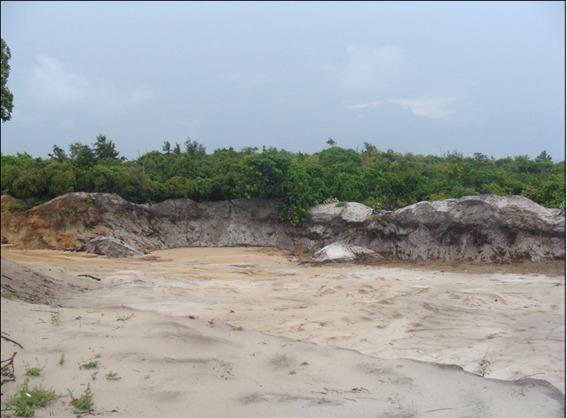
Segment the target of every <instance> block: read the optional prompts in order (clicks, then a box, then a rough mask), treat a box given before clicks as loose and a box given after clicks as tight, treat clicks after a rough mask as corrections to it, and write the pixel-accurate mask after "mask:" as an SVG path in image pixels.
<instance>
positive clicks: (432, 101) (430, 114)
mask: <svg viewBox="0 0 567 418" xmlns="http://www.w3.org/2000/svg"><path fill="white" fill-rule="evenodd" d="M452 102H453V100H452V99H447V98H429V99H418V98H416V99H397V100H390V103H395V104H398V105H400V106H401V107H403V108H404V109H409V110H410V111H411V112H412V113H413V114H414V115H415V116H419V117H422V118H429V119H447V118H448V117H449V116H451V115H452V114H453V113H455V110H454V109H451V108H450V105H451V104H452Z"/></svg>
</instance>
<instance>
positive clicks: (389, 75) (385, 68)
mask: <svg viewBox="0 0 567 418" xmlns="http://www.w3.org/2000/svg"><path fill="white" fill-rule="evenodd" d="M347 55H348V61H347V63H346V65H345V66H344V68H343V70H342V71H341V73H340V74H339V82H340V85H341V86H342V87H343V88H345V89H347V90H368V89H374V88H380V87H383V86H385V85H386V84H387V83H388V82H390V81H392V80H393V79H395V78H397V77H398V76H399V75H400V73H401V70H402V66H403V64H404V61H405V55H404V53H403V51H402V50H401V49H400V48H399V47H397V46H392V45H387V46H383V47H381V48H372V47H370V46H366V45H350V46H349V47H348V48H347Z"/></svg>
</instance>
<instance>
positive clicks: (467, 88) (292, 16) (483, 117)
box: [0, 1, 565, 161]
mask: <svg viewBox="0 0 567 418" xmlns="http://www.w3.org/2000/svg"><path fill="white" fill-rule="evenodd" d="M0 7H1V24H2V26H1V32H2V38H3V39H4V40H5V41H6V42H7V44H8V46H9V48H10V50H11V53H12V58H11V60H10V65H11V72H10V77H9V79H8V87H9V88H10V90H11V91H12V93H13V94H14V111H13V115H12V119H11V120H10V121H8V122H5V123H2V127H1V134H2V141H1V144H2V153H5V154H13V153H16V152H28V153H30V154H32V155H34V156H46V155H47V154H48V153H49V152H50V151H51V149H52V146H53V145H54V144H57V145H59V146H61V147H64V148H67V146H68V144H70V143H73V142H77V141H79V142H82V143H88V144H92V143H93V142H94V141H95V138H96V136H97V135H98V134H104V135H106V136H107V138H109V139H111V140H112V141H114V142H115V143H116V145H117V147H118V149H119V150H120V151H121V152H122V154H123V155H125V156H126V157H127V158H130V159H133V158H137V157H138V156H139V155H141V154H143V153H145V152H148V151H151V150H157V149H160V148H161V144H162V143H163V142H164V140H169V141H171V142H172V143H174V142H179V143H183V142H184V141H185V140H186V139H187V138H188V137H190V138H191V139H193V140H197V141H199V142H201V143H203V144H204V145H205V146H206V147H207V150H208V151H209V152H210V151H213V150H214V149H217V148H222V147H234V148H235V149H241V148H243V147H246V146H252V147H254V146H256V147H259V148H261V147H262V146H263V145H265V146H274V147H277V148H284V149H287V150H290V151H302V152H309V153H311V152H316V151H319V150H321V149H322V148H325V147H326V144H325V142H326V141H327V139H328V138H330V137H332V138H333V139H335V141H337V143H338V144H339V145H340V146H342V147H345V148H347V147H348V148H353V149H362V148H363V143H364V142H370V143H372V144H374V145H375V146H376V147H377V148H378V149H379V150H384V151H385V150H387V149H392V150H394V151H396V152H402V153H406V152H411V153H414V154H434V155H443V154H445V153H448V152H454V151H457V152H461V153H463V154H465V155H472V154H473V153H474V152H481V153H484V154H487V155H489V156H494V157H495V158H501V157H505V156H515V155H524V154H525V155H529V156H530V157H535V156H537V155H538V154H539V153H540V152H541V151H542V150H547V151H548V152H549V153H550V154H551V155H552V157H553V158H554V160H556V161H559V160H564V153H565V132H564V129H565V37H564V33H565V18H564V12H565V11H564V7H565V6H564V3H563V2H558V1H557V2H543V1H542V2H502V3H500V2H486V3H483V2H463V3H461V2H432V3H428V2H416V3H412V2H392V3H389V2H360V3H357V2H344V3H341V2H312V3H311V2H298V3H295V2H265V3H263V2H229V3H220V2H210V3H207V2H204V3H199V2H172V3H168V2H155V3H154V2H76V3H75V2H20V1H18V2H10V1H3V2H2V3H1V6H0Z"/></svg>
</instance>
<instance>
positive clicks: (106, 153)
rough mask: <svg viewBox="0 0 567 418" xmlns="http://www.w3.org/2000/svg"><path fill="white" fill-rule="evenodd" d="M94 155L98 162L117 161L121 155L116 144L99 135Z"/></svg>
mask: <svg viewBox="0 0 567 418" xmlns="http://www.w3.org/2000/svg"><path fill="white" fill-rule="evenodd" d="M93 153H94V156H95V158H96V159H97V160H116V159H117V158H118V155H119V152H118V151H117V150H116V146H115V145H114V142H112V141H110V140H108V139H106V136H104V135H97V137H96V141H95V144H94V149H93Z"/></svg>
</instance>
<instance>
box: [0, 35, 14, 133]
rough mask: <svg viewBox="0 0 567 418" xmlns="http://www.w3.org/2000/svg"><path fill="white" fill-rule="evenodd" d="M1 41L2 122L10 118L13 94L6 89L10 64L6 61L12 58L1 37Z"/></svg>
mask: <svg viewBox="0 0 567 418" xmlns="http://www.w3.org/2000/svg"><path fill="white" fill-rule="evenodd" d="M1 43H2V52H1V54H2V57H1V63H0V65H1V68H0V80H1V92H0V93H1V99H0V119H2V122H6V121H8V120H10V119H11V118H12V110H13V108H14V103H13V102H14V95H13V94H12V92H11V91H10V89H8V76H9V75H10V64H9V63H8V61H9V60H10V58H12V54H11V53H10V48H8V45H7V44H6V42H4V39H1Z"/></svg>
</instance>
